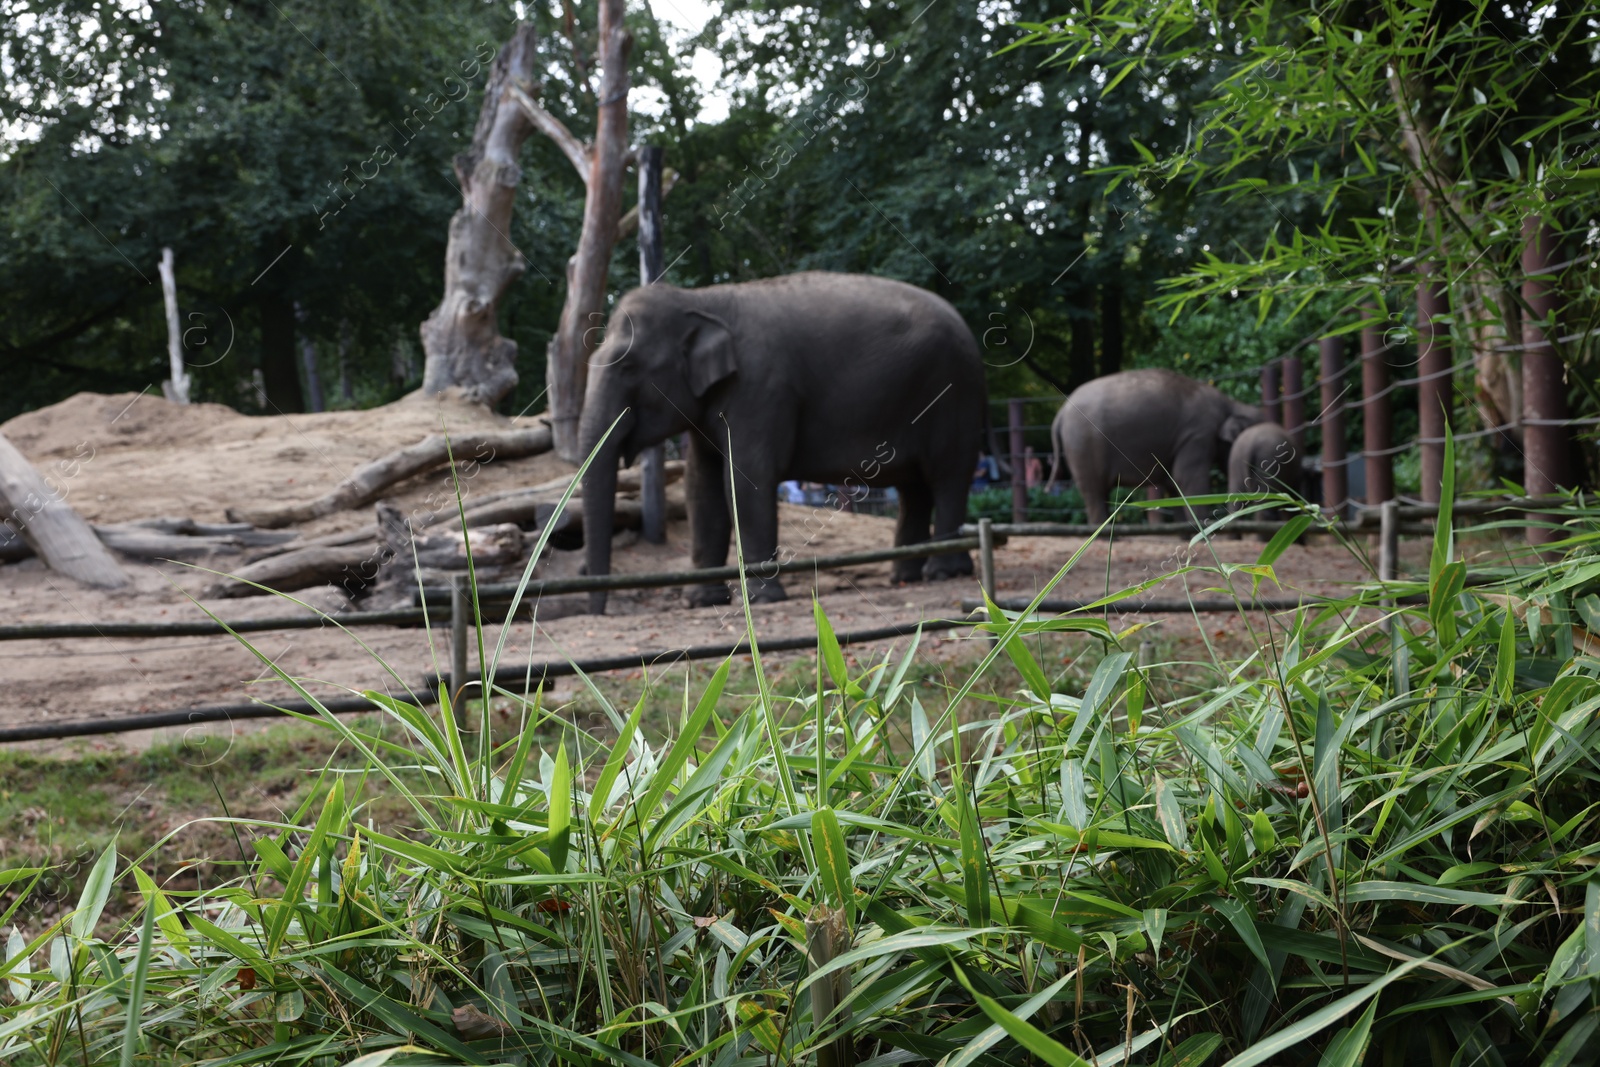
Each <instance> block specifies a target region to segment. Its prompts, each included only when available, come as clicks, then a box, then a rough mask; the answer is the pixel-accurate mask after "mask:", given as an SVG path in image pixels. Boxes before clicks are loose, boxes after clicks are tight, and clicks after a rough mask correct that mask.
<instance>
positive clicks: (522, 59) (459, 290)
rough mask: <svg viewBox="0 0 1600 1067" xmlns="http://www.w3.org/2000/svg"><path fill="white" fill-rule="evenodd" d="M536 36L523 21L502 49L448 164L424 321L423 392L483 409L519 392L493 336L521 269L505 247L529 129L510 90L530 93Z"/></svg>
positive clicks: (509, 349)
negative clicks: (437, 286)
mask: <svg viewBox="0 0 1600 1067" xmlns="http://www.w3.org/2000/svg"><path fill="white" fill-rule="evenodd" d="M534 43H535V38H534V31H533V27H532V26H531V25H530V24H528V23H520V24H518V26H517V29H516V32H515V33H513V34H512V36H511V40H510V41H508V42H507V43H506V45H505V47H503V48H501V49H500V54H499V55H498V56H496V57H495V61H494V67H493V69H492V70H491V71H490V73H489V81H488V85H487V87H486V88H485V90H484V98H483V107H482V109H481V110H480V111H479V112H478V125H477V127H476V128H475V129H474V130H473V134H472V147H471V149H469V150H468V151H466V152H464V153H462V154H461V155H458V156H457V157H456V158H455V170H456V179H457V181H459V182H460V184H461V208H460V209H459V210H458V211H457V212H456V213H455V215H454V216H452V217H451V219H450V235H449V239H448V243H447V244H446V246H445V260H444V298H443V299H442V300H440V302H439V306H438V307H436V308H434V310H433V313H432V314H431V315H429V316H428V319H427V321H426V322H424V323H423V324H422V330H421V332H422V349H423V351H424V352H425V353H426V355H427V362H426V365H425V368H424V370H423V376H422V391H423V392H425V393H428V394H435V393H441V392H443V391H444V390H446V389H448V388H451V387H452V386H459V387H460V388H461V389H463V390H465V392H466V395H467V396H469V397H470V398H472V399H473V400H475V401H477V402H479V403H483V404H490V405H493V404H496V403H498V402H499V401H500V400H501V399H502V398H504V397H505V396H506V395H507V394H508V393H510V392H511V390H513V389H515V388H516V385H517V370H516V363H517V343H516V342H515V341H512V340H511V339H509V338H506V337H502V336H500V330H499V311H500V300H501V298H502V297H504V296H505V293H506V290H507V289H508V288H510V286H511V283H512V282H514V281H516V280H517V278H519V277H521V275H522V272H523V271H524V270H526V269H527V261H526V260H525V259H524V258H523V256H522V253H521V252H519V251H518V250H517V248H516V247H515V246H514V245H513V244H512V243H511V238H510V236H509V234H510V231H511V209H512V206H513V205H514V204H515V202H516V194H517V184H518V183H519V182H520V181H521V180H522V168H521V167H519V166H518V165H517V153H518V152H519V151H520V150H521V149H522V143H523V142H524V141H526V140H527V139H528V135H529V134H531V133H532V132H533V128H534V127H533V123H532V122H530V121H529V118H528V115H527V113H526V111H525V110H524V109H523V108H521V107H518V106H516V104H515V103H513V102H512V94H513V93H518V92H520V93H523V94H526V92H527V91H528V90H529V89H531V87H532V85H533V75H534V61H535V58H536V57H535V53H534Z"/></svg>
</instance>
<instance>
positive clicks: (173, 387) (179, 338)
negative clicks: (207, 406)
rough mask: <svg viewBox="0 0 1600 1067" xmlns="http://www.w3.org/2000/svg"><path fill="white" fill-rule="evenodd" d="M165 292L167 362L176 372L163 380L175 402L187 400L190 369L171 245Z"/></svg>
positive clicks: (164, 263) (164, 264)
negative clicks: (184, 351) (185, 364)
mask: <svg viewBox="0 0 1600 1067" xmlns="http://www.w3.org/2000/svg"><path fill="white" fill-rule="evenodd" d="M161 296H162V300H163V301H164V302H165V303H166V305H167V366H168V373H169V374H171V375H172V377H170V378H168V379H167V380H166V381H164V382H162V383H161V392H162V393H163V394H165V395H166V398H167V399H168V400H170V401H172V402H173V403H174V404H187V403H188V402H189V371H188V369H187V368H185V367H184V365H183V323H182V322H181V321H180V320H179V318H178V279H177V275H176V274H175V272H174V271H173V267H172V249H170V248H163V249H162V250H161Z"/></svg>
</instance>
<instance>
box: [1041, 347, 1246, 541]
mask: <svg viewBox="0 0 1600 1067" xmlns="http://www.w3.org/2000/svg"><path fill="white" fill-rule="evenodd" d="M1260 421H1261V412H1260V411H1259V410H1258V409H1257V408H1253V407H1251V406H1250V405H1249V404H1241V403H1240V402H1239V401H1237V400H1234V399H1232V398H1231V397H1228V396H1225V395H1224V394H1223V393H1222V391H1221V390H1219V389H1217V388H1216V387H1215V386H1211V385H1207V384H1205V383H1204V382H1197V381H1195V380H1194V379H1193V378H1187V377H1185V376H1184V375H1182V374H1178V373H1177V372H1176V371H1170V370H1159V369H1150V370H1130V371H1122V372H1121V373H1118V374H1108V375H1106V376H1105V377H1103V378H1096V379H1095V380H1094V381H1092V382H1089V383H1087V384H1085V385H1081V386H1079V387H1078V388H1077V389H1075V390H1073V392H1072V395H1071V396H1069V397H1067V400H1066V403H1064V404H1062V405H1061V410H1060V411H1059V412H1057V413H1056V418H1055V422H1054V423H1053V424H1052V425H1051V427H1050V440H1051V446H1052V450H1053V451H1054V452H1055V454H1056V456H1057V457H1063V456H1064V457H1065V458H1066V461H1067V466H1068V468H1069V469H1070V470H1071V471H1072V480H1073V483H1074V484H1076V485H1077V487H1078V492H1080V493H1082V494H1083V503H1084V508H1085V510H1086V511H1087V512H1088V513H1089V521H1090V522H1091V523H1093V524H1094V525H1096V526H1098V525H1099V524H1101V523H1103V522H1105V520H1106V517H1107V515H1108V514H1109V513H1110V498H1111V487H1112V486H1114V485H1118V484H1120V485H1125V486H1132V485H1145V486H1147V487H1154V488H1156V489H1157V490H1158V491H1160V492H1162V493H1171V492H1173V491H1176V492H1177V493H1178V494H1181V495H1183V496H1203V495H1205V494H1206V493H1208V492H1210V491H1211V468H1212V467H1214V466H1222V465H1223V464H1224V463H1226V462H1227V457H1228V446H1229V445H1231V444H1232V443H1233V442H1234V440H1235V439H1237V438H1238V436H1239V435H1240V434H1241V433H1243V432H1244V431H1245V429H1246V428H1247V427H1250V426H1253V425H1255V424H1256V423H1259V422H1260Z"/></svg>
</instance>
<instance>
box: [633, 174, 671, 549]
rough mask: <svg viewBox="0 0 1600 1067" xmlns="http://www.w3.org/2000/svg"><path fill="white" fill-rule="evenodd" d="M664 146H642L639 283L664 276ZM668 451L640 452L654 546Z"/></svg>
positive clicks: (662, 515)
mask: <svg viewBox="0 0 1600 1067" xmlns="http://www.w3.org/2000/svg"><path fill="white" fill-rule="evenodd" d="M661 260H662V257H661V146H660V145H645V146H644V147H643V148H641V149H639V283H640V284H641V285H649V284H650V283H651V282H653V281H656V280H657V279H658V278H660V277H661ZM665 475H666V450H665V448H664V447H663V446H662V445H659V444H654V445H651V446H650V447H649V448H647V449H645V450H644V451H643V452H642V453H640V470H639V508H640V511H641V516H640V520H641V521H640V525H641V526H642V529H641V530H640V531H639V532H640V534H641V535H642V536H643V537H644V539H645V540H646V541H648V542H650V543H651V544H653V545H659V544H663V543H664V542H665V541H666V539H667V479H666V476H665Z"/></svg>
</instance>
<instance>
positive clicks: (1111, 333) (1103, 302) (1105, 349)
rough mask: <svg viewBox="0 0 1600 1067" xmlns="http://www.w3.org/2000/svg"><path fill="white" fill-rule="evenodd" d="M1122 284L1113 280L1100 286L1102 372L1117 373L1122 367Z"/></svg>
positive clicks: (1103, 373)
mask: <svg viewBox="0 0 1600 1067" xmlns="http://www.w3.org/2000/svg"><path fill="white" fill-rule="evenodd" d="M1122 325H1123V324H1122V285H1121V284H1120V283H1118V282H1112V283H1110V284H1109V285H1104V286H1101V288H1100V373H1101V374H1102V375H1105V374H1116V373H1117V372H1118V371H1120V370H1121V369H1122V348H1123V339H1122V338H1123V332H1122Z"/></svg>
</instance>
